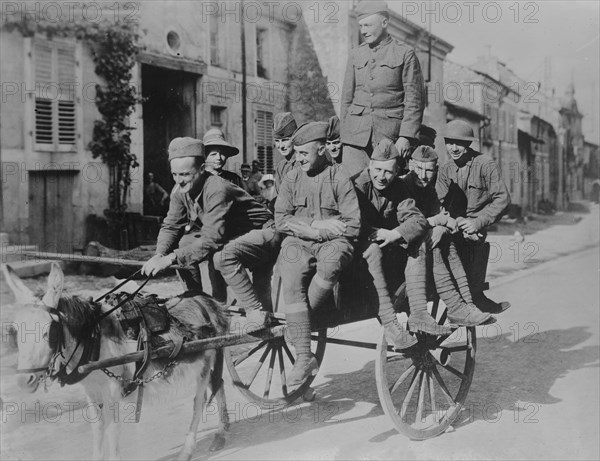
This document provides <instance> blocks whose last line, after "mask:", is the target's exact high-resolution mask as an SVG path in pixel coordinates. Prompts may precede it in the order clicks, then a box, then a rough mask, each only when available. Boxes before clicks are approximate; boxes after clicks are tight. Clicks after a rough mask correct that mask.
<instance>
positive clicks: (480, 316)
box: [448, 303, 492, 327]
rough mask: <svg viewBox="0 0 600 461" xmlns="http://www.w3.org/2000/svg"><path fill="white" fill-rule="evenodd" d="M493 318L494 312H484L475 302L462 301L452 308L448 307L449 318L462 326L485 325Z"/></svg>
mask: <svg viewBox="0 0 600 461" xmlns="http://www.w3.org/2000/svg"><path fill="white" fill-rule="evenodd" d="M491 318H492V314H488V313H483V312H481V311H480V310H479V309H477V307H476V306H475V305H474V304H470V303H461V304H459V305H458V306H457V307H454V308H452V309H450V308H448V320H449V321H450V322H452V323H453V324H455V325H460V326H462V327H475V326H477V325H483V324H484V323H486V322H488V321H489V320H490V319H491Z"/></svg>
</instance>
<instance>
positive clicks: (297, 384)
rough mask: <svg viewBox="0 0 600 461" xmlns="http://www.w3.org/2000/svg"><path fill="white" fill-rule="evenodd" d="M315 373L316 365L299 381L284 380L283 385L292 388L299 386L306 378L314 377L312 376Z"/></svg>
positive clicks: (317, 371) (316, 370)
mask: <svg viewBox="0 0 600 461" xmlns="http://www.w3.org/2000/svg"><path fill="white" fill-rule="evenodd" d="M317 373H319V368H318V367H317V368H313V369H312V370H311V371H310V373H309V374H307V375H306V376H305V377H304V379H302V380H301V381H299V382H295V383H288V382H286V383H285V385H286V386H287V387H288V388H294V387H298V386H301V385H302V384H304V383H305V382H306V380H307V379H308V378H312V377H314V376H317Z"/></svg>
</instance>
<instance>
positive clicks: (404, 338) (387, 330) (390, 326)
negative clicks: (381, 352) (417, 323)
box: [383, 320, 417, 351]
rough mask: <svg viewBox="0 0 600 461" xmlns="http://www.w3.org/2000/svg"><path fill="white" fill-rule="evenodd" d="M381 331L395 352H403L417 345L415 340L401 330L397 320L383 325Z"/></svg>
mask: <svg viewBox="0 0 600 461" xmlns="http://www.w3.org/2000/svg"><path fill="white" fill-rule="evenodd" d="M383 331H384V334H385V339H386V341H387V342H388V344H389V345H390V346H394V349H396V350H399V351H405V350H407V349H409V348H411V347H413V346H414V345H415V344H417V338H416V337H415V336H413V335H411V334H410V333H409V332H408V331H407V330H405V329H404V328H402V325H400V323H399V322H398V321H397V320H396V321H394V322H391V323H387V324H385V325H383Z"/></svg>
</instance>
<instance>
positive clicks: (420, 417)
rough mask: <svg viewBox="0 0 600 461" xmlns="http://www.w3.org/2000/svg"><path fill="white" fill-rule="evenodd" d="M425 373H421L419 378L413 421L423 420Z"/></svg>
mask: <svg viewBox="0 0 600 461" xmlns="http://www.w3.org/2000/svg"><path fill="white" fill-rule="evenodd" d="M425 386H426V382H425V373H421V378H420V379H419V400H418V402H417V416H416V419H415V422H417V423H420V422H421V421H423V401H424V400H425Z"/></svg>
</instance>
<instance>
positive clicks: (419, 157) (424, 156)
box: [411, 146, 438, 162]
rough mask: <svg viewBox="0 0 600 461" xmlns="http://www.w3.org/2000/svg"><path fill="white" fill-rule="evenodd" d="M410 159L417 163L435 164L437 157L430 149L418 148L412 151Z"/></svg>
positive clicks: (426, 147)
mask: <svg viewBox="0 0 600 461" xmlns="http://www.w3.org/2000/svg"><path fill="white" fill-rule="evenodd" d="M411 158H412V159H413V160H415V161H417V162H436V161H437V160H438V155H437V153H436V151H435V149H433V148H432V147H429V146H419V147H417V148H416V149H415V150H414V151H413V153H412V157H411Z"/></svg>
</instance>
